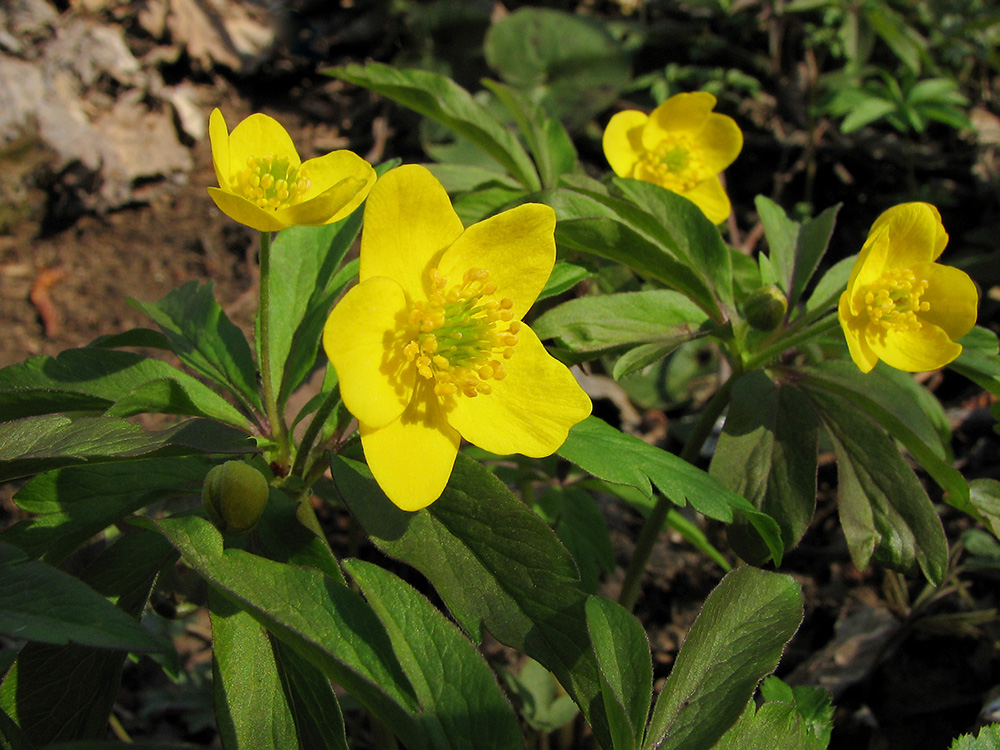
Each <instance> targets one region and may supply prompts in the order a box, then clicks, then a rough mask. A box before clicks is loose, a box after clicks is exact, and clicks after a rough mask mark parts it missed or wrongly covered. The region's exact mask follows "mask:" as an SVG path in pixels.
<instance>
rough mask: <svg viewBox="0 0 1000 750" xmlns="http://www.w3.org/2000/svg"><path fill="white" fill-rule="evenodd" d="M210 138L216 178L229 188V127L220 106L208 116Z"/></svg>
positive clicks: (220, 184)
mask: <svg viewBox="0 0 1000 750" xmlns="http://www.w3.org/2000/svg"><path fill="white" fill-rule="evenodd" d="M208 140H209V142H210V143H211V144H212V166H213V167H215V179H217V180H218V181H219V187H220V188H222V189H224V190H225V189H228V188H229V169H230V167H229V165H230V161H229V127H228V126H227V125H226V118H225V117H223V115H222V112H221V110H219V108H218V107H216V108H215V109H213V110H212V114H211V115H209V118H208Z"/></svg>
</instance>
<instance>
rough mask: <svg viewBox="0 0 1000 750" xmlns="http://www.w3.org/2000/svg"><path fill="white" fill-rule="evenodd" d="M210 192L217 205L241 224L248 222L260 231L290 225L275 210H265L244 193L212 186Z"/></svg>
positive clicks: (271, 230) (273, 229) (278, 228)
mask: <svg viewBox="0 0 1000 750" xmlns="http://www.w3.org/2000/svg"><path fill="white" fill-rule="evenodd" d="M208 194H209V195H211V196H212V200H213V201H215V205H216V206H218V207H219V210H220V211H222V213H224V214H225V215H226V216H228V217H229V218H230V219H233V220H234V221H238V222H239V223H240V224H246V225H247V226H248V227H251V228H252V229H256V230H257V231H258V232H277V231H279V230H281V229H284V228H286V227H288V226H290V225H289V224H288V223H287V222H284V221H282V220H281V218H280V217H279V216H278V214H276V213H275V212H274V211H265V210H264V209H263V208H261V207H260V206H258V205H257V204H256V203H252V202H250V201H248V200H247V199H246V198H244V197H243V196H242V195H237V194H236V193H229V192H226V191H225V190H222V189H220V188H214V187H210V188H209V189H208Z"/></svg>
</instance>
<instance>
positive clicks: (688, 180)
mask: <svg viewBox="0 0 1000 750" xmlns="http://www.w3.org/2000/svg"><path fill="white" fill-rule="evenodd" d="M714 107H715V97H714V96H712V95H711V94H709V93H707V92H705V91H696V92H694V93H690V94H676V95H675V96H672V97H670V98H669V99H667V100H666V101H665V102H663V104H661V105H660V106H658V107H657V108H656V109H654V110H653V112H652V113H651V114H649V115H647V114H645V113H643V112H639V111H637V110H626V111H624V112H619V113H618V114H616V115H615V116H614V117H612V118H611V121H610V122H608V127H607V128H605V130H604V155H605V157H607V160H608V163H609V164H610V165H611V168H612V169H613V170H614V171H615V174H617V175H618V176H619V177H632V178H635V179H637V180H644V181H646V182H655V183H656V184H657V185H660V186H662V187H665V188H666V189H667V190H672V191H673V192H675V193H680V194H681V195H683V196H684V197H685V198H687V199H688V200H690V201H691V202H692V203H694V204H695V205H696V206H698V208H700V209H701V210H702V212H703V213H704V214H705V216H707V217H708V218H709V219H710V220H711V221H712V223H714V224H719V223H721V222H723V221H725V220H726V219H727V218H728V217H729V213H730V211H731V210H732V207H731V205H730V203H729V196H728V195H726V191H725V188H723V187H722V182H720V180H719V173H720V172H722V170H724V169H725V168H726V167H728V166H729V165H730V164H732V163H733V161H734V160H735V159H736V157H737V156H739V153H740V151H741V150H742V148H743V133H742V131H740V128H739V126H738V125H737V124H736V123H735V122H734V121H733V119H732V118H731V117H727V116H726V115H720V114H717V113H715V112H713V111H712V109H713V108H714Z"/></svg>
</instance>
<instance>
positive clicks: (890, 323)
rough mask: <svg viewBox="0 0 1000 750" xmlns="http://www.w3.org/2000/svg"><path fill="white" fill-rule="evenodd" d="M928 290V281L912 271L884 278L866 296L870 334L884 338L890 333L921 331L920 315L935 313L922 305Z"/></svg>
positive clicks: (869, 289)
mask: <svg viewBox="0 0 1000 750" xmlns="http://www.w3.org/2000/svg"><path fill="white" fill-rule="evenodd" d="M926 290H927V281H926V280H924V279H918V278H917V277H916V276H915V275H914V274H913V271H911V270H910V269H908V268H903V269H898V270H894V271H888V272H886V273H884V274H882V275H881V276H880V277H879V278H878V280H877V281H875V282H874V283H873V284H872V285H871V286H869V287H868V289H867V291H866V292H865V309H866V311H867V313H868V327H869V331H870V332H871V333H873V334H875V335H883V336H884V335H885V334H886V333H888V332H889V331H918V330H920V327H921V325H922V324H921V322H920V318H919V317H918V315H917V313H921V312H927V311H928V310H930V309H931V305H930V303H929V302H921V301H920V297H921V295H923V293H924V292H925V291H926Z"/></svg>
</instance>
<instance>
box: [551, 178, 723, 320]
mask: <svg viewBox="0 0 1000 750" xmlns="http://www.w3.org/2000/svg"><path fill="white" fill-rule="evenodd" d="M538 197H539V199H540V200H543V201H545V202H546V203H548V204H549V205H550V206H552V207H553V208H554V209H555V211H556V218H557V223H556V242H557V243H558V244H559V245H560V246H561V247H564V248H568V249H571V250H578V251H581V252H585V253H589V254H591V255H596V256H598V257H601V258H607V259H608V260H612V261H615V262H618V263H622V264H624V265H626V266H628V267H629V268H632V269H634V270H636V271H637V272H639V273H640V274H642V275H643V276H646V277H648V278H649V279H655V280H657V281H659V282H661V283H662V284H664V285H666V286H668V287H670V288H672V289H676V290H677V291H679V292H682V293H684V294H685V295H687V296H688V297H690V298H691V300H692V301H694V302H695V304H697V305H698V306H699V307H701V308H702V309H703V310H704V311H705V312H706V313H707V314H708V315H709V316H710V317H712V318H713V319H714V320H717V321H721V320H722V318H723V315H722V312H721V310H720V309H719V304H718V301H717V300H716V298H715V295H714V294H713V292H712V289H711V288H710V287H709V285H708V282H707V281H706V280H705V279H704V278H702V276H701V275H700V274H699V273H698V272H697V271H696V270H695V269H694V268H692V266H691V261H690V260H688V259H687V258H686V257H685V256H684V254H683V252H682V251H681V249H680V248H679V247H678V246H677V245H676V243H675V241H674V240H673V238H672V237H670V236H668V235H667V233H666V231H665V230H664V229H663V228H662V226H660V224H659V223H658V221H657V219H656V218H655V217H653V216H651V215H650V214H648V213H646V212H645V211H643V210H642V209H640V208H638V207H637V206H636V205H635V204H634V203H632V202H631V201H628V200H622V199H618V198H611V197H608V196H604V195H600V194H599V193H594V192H584V191H581V190H577V189H570V188H558V189H556V190H549V191H546V192H545V193H542V194H540V195H539V196H538ZM706 221H707V219H706Z"/></svg>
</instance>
